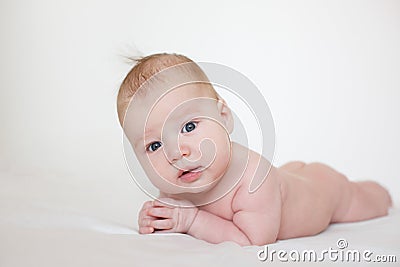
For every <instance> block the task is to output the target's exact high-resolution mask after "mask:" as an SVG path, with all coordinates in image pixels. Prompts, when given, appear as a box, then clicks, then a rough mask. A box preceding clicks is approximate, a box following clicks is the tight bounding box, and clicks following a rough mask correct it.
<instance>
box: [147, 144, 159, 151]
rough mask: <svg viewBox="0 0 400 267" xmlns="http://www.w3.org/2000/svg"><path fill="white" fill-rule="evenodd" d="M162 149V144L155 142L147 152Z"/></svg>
mask: <svg viewBox="0 0 400 267" xmlns="http://www.w3.org/2000/svg"><path fill="white" fill-rule="evenodd" d="M160 147H161V142H153V143H151V144H150V145H149V146H148V147H147V150H148V151H151V152H154V151H156V150H157V149H159V148H160Z"/></svg>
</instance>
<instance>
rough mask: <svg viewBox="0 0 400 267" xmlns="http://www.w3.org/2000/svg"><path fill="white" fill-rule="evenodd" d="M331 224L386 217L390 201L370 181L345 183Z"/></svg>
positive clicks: (381, 188) (388, 196)
mask: <svg viewBox="0 0 400 267" xmlns="http://www.w3.org/2000/svg"><path fill="white" fill-rule="evenodd" d="M346 184H347V185H346V186H345V187H346V188H344V192H343V198H342V201H341V204H340V206H341V207H339V208H338V209H337V212H336V213H335V214H334V215H333V218H332V222H353V221H361V220H367V219H371V218H375V217H379V216H384V215H387V213H388V208H389V207H390V206H391V205H392V200H391V198H390V195H389V193H388V191H387V190H386V189H385V188H383V187H382V186H381V185H379V184H378V183H375V182H372V181H365V182H350V181H348V182H347V183H346Z"/></svg>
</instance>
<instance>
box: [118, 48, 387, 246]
mask: <svg viewBox="0 0 400 267" xmlns="http://www.w3.org/2000/svg"><path fill="white" fill-rule="evenodd" d="M190 81H195V82H190ZM207 81H208V80H207V77H206V75H205V74H204V72H203V71H202V70H201V69H200V67H199V66H198V65H197V64H196V63H194V62H193V61H192V60H190V59H189V58H187V57H185V56H182V55H176V54H155V55H150V56H147V57H144V58H142V59H140V60H138V63H137V64H136V65H135V66H134V67H133V69H132V70H131V71H130V72H129V73H128V75H127V76H126V78H125V80H124V81H123V83H122V85H121V87H120V90H119V93H118V101H117V106H118V116H119V120H120V124H121V126H122V127H123V129H124V132H125V134H126V136H127V137H128V139H129V141H130V144H131V145H132V147H133V150H134V152H135V154H136V157H137V159H138V161H139V162H140V164H141V166H142V168H143V169H144V171H145V173H146V175H147V176H148V178H149V179H150V181H151V182H152V183H153V184H154V185H155V186H156V187H157V188H158V189H159V190H160V195H159V198H158V199H157V200H154V201H147V202H145V203H144V204H143V207H142V209H141V211H140V213H139V221H138V223H139V232H140V233H141V234H150V233H153V232H176V233H186V234H189V235H192V236H194V237H196V238H199V239H202V240H205V241H208V242H211V243H220V242H224V241H233V242H236V243H238V244H240V245H242V246H247V245H265V244H269V243H273V242H275V241H276V240H278V239H288V238H294V237H301V236H310V235H315V234H318V233H320V232H322V231H323V230H324V229H326V228H327V227H328V225H329V224H330V223H336V222H355V221H361V220H367V219H371V218H375V217H379V216H384V215H387V213H388V208H389V207H390V206H391V198H390V195H389V193H388V191H387V190H385V189H384V188H383V187H382V186H380V185H379V184H377V183H375V182H372V181H364V182H351V181H349V180H348V179H347V178H346V176H344V175H343V174H341V173H339V172H337V171H335V170H334V169H332V168H330V167H328V166H327V165H324V164H321V163H310V164H306V163H303V162H300V161H296V162H289V163H287V164H285V165H283V166H281V167H275V166H272V164H271V163H270V162H269V161H268V160H266V159H265V158H263V157H262V156H260V155H259V154H258V153H256V152H254V151H251V150H250V149H248V148H246V147H244V146H242V145H240V144H238V143H235V142H232V141H231V140H230V137H229V134H230V133H231V132H232V130H233V118H232V114H231V111H230V109H229V107H228V106H227V104H226V102H225V101H224V99H222V98H221V97H220V96H219V95H218V94H217V93H216V91H215V90H214V88H213V87H212V85H211V84H210V83H207ZM176 84H179V86H175V85H176ZM139 89H140V90H139ZM253 179H256V180H258V181H262V183H260V186H259V187H258V188H257V190H255V191H254V192H250V191H249V185H250V184H251V182H252V180H253Z"/></svg>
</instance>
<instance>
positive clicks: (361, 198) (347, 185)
mask: <svg viewBox="0 0 400 267" xmlns="http://www.w3.org/2000/svg"><path fill="white" fill-rule="evenodd" d="M280 168H281V169H284V170H286V171H289V172H293V173H299V174H301V175H304V176H306V177H307V176H308V177H311V176H319V177H320V178H321V177H323V176H325V177H327V176H328V177H330V178H329V180H330V181H327V182H328V183H329V182H333V183H332V185H333V184H335V185H337V186H338V187H336V186H334V187H335V188H333V187H332V188H331V190H337V191H339V192H340V194H339V196H338V197H339V201H338V205H337V207H336V209H335V212H334V213H333V215H332V218H331V222H354V221H361V220H367V219H371V218H375V217H379V216H384V215H387V213H388V208H389V207H390V206H391V205H392V200H391V198H390V195H389V193H388V191H387V190H386V189H385V188H384V187H382V186H381V185H379V184H378V183H376V182H372V181H363V182H352V181H349V180H348V179H347V177H345V176H344V175H343V174H341V173H339V172H337V171H336V170H334V169H332V168H331V167H329V166H327V165H325V164H320V163H311V164H305V163H304V162H301V161H295V162H289V163H287V164H285V165H283V166H281V167H280ZM313 174H314V175H313ZM315 174H316V175H315ZM322 174H324V175H322Z"/></svg>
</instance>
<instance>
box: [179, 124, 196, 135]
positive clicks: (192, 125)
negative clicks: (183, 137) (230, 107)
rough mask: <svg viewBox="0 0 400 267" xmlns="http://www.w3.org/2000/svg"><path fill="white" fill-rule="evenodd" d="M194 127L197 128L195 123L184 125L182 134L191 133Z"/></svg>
mask: <svg viewBox="0 0 400 267" xmlns="http://www.w3.org/2000/svg"><path fill="white" fill-rule="evenodd" d="M196 126H197V122H194V121H190V122H188V123H186V124H185V126H183V128H182V133H188V132H191V131H193V130H194V129H196Z"/></svg>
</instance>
